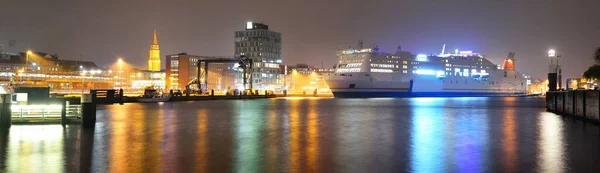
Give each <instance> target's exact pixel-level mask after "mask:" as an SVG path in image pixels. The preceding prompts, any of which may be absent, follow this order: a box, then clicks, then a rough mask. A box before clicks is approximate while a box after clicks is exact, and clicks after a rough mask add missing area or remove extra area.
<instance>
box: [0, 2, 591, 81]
mask: <svg viewBox="0 0 600 173" xmlns="http://www.w3.org/2000/svg"><path fill="white" fill-rule="evenodd" d="M598 3H599V2H594V1H582V2H579V3H564V2H561V1H545V2H544V3H540V2H538V1H530V2H516V1H508V2H470V1H453V2H438V1H425V2H418V1H407V2H378V3H367V4H365V3H364V2H362V1H328V2H317V1H309V2H289V3H288V2H286V3H283V2H278V1H270V0H263V1H257V2H237V3H233V2H230V1H220V2H211V3H208V2H203V1H198V2H158V1H156V2H155V1H143V2H142V1H130V2H127V3H122V2H119V3H118V4H119V5H111V4H113V3H110V2H46V1H10V2H6V3H3V5H2V7H0V16H2V17H0V18H1V19H2V20H0V43H1V44H3V45H4V49H5V50H6V51H12V52H15V51H24V50H25V49H28V48H31V49H34V50H39V51H44V52H52V53H58V54H59V55H61V56H62V57H65V58H67V59H79V58H81V57H83V59H84V60H87V61H94V62H97V63H98V64H99V65H101V66H104V65H108V64H110V63H112V62H113V61H114V59H116V57H117V56H123V57H124V58H125V59H126V60H127V61H128V62H131V63H132V64H134V65H136V66H139V67H144V66H146V65H145V64H146V63H147V56H148V55H147V49H148V48H147V45H148V42H149V41H151V40H148V35H150V34H151V33H152V31H153V30H154V29H156V30H158V31H161V51H162V52H163V53H164V54H174V53H180V52H187V53H190V54H202V55H219V56H223V55H226V56H231V55H233V54H234V51H233V48H234V36H233V34H232V33H233V32H234V31H236V30H239V28H242V27H244V25H245V22H247V21H253V22H263V23H268V24H269V25H270V27H271V28H272V29H273V30H276V31H279V32H281V33H282V34H284V35H286V38H285V44H283V45H282V59H283V63H284V64H297V63H308V64H310V65H315V66H320V65H321V64H324V66H327V67H331V66H333V65H334V63H335V61H336V56H335V51H336V50H337V49H339V48H340V47H347V46H354V45H355V43H356V41H357V40H364V41H365V45H373V44H376V45H378V47H379V48H381V49H382V50H383V51H389V52H392V51H393V50H395V48H396V47H397V46H402V47H403V49H404V50H407V51H411V52H413V53H414V54H419V53H425V54H430V53H437V52H439V51H440V49H441V47H442V45H443V44H446V45H447V47H448V48H452V49H454V48H457V49H461V50H475V51H477V52H482V53H484V54H485V55H487V57H488V58H489V59H490V60H492V61H493V62H494V63H496V64H501V63H502V60H503V59H504V58H506V55H507V53H508V52H515V53H516V56H515V59H516V60H517V62H518V64H519V65H518V66H517V69H518V70H520V71H522V72H524V73H527V74H531V75H532V76H533V77H536V78H543V77H544V76H545V73H546V70H547V64H548V63H547V62H548V60H547V59H546V58H545V52H546V51H547V50H548V49H551V48H555V49H556V50H557V51H558V52H559V53H560V54H562V55H563V57H564V58H565V60H563V61H562V63H563V66H564V67H565V68H564V71H563V73H564V74H565V76H579V75H580V74H581V72H582V71H581V70H580V69H579V68H581V67H583V66H587V64H589V63H591V62H592V59H591V56H592V55H593V51H594V48H595V46H596V45H598V42H599V41H597V40H600V39H599V37H600V36H598V35H597V34H594V33H595V32H596V31H598V29H599V28H600V24H598V23H597V22H594V21H595V20H594V19H595V17H598V15H597V14H594V13H592V11H593V7H594V6H597V5H598ZM492 7H493V8H492ZM459 8H460V9H465V10H456V9H459ZM146 9H155V10H146ZM17 10H18V11H17ZM155 11H160V13H156V12H155ZM15 14H18V15H15ZM123 16H124V17H123ZM9 40H15V42H16V44H15V46H14V47H9V43H8V42H9ZM161 58H164V56H163V57H161ZM566 59H568V60H566Z"/></svg>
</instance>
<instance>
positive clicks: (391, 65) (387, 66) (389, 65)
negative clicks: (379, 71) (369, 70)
mask: <svg viewBox="0 0 600 173" xmlns="http://www.w3.org/2000/svg"><path fill="white" fill-rule="evenodd" d="M371 67H378V68H394V67H396V68H397V67H398V66H397V65H396V66H394V65H393V64H371Z"/></svg>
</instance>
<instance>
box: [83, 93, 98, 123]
mask: <svg viewBox="0 0 600 173" xmlns="http://www.w3.org/2000/svg"><path fill="white" fill-rule="evenodd" d="M94 96H95V95H94V94H83V95H81V124H82V125H83V127H86V128H89V127H94V126H95V125H96V103H95V102H94Z"/></svg>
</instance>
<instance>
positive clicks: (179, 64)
mask: <svg viewBox="0 0 600 173" xmlns="http://www.w3.org/2000/svg"><path fill="white" fill-rule="evenodd" d="M211 58H224V57H214V56H198V55H188V54H185V53H180V54H175V55H167V56H166V71H165V72H166V75H165V82H166V84H165V85H166V88H167V89H179V90H184V89H187V87H188V86H189V89H192V90H199V88H198V87H197V86H198V85H197V84H198V83H200V84H204V83H205V80H208V81H207V83H208V86H207V89H208V90H213V89H214V90H215V91H223V90H230V89H238V88H240V86H242V83H243V81H242V79H241V70H240V69H238V68H236V63H209V65H208V70H206V69H203V68H201V69H200V73H201V74H200V75H199V76H200V80H197V77H198V67H197V65H198V62H199V61H200V60H205V59H211ZM201 66H202V67H204V65H203V64H201ZM205 72H208V79H204V73H205Z"/></svg>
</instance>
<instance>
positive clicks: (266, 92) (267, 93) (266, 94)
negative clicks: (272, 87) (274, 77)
mask: <svg viewBox="0 0 600 173" xmlns="http://www.w3.org/2000/svg"><path fill="white" fill-rule="evenodd" d="M267 97H269V91H267V90H265V98H267Z"/></svg>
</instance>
